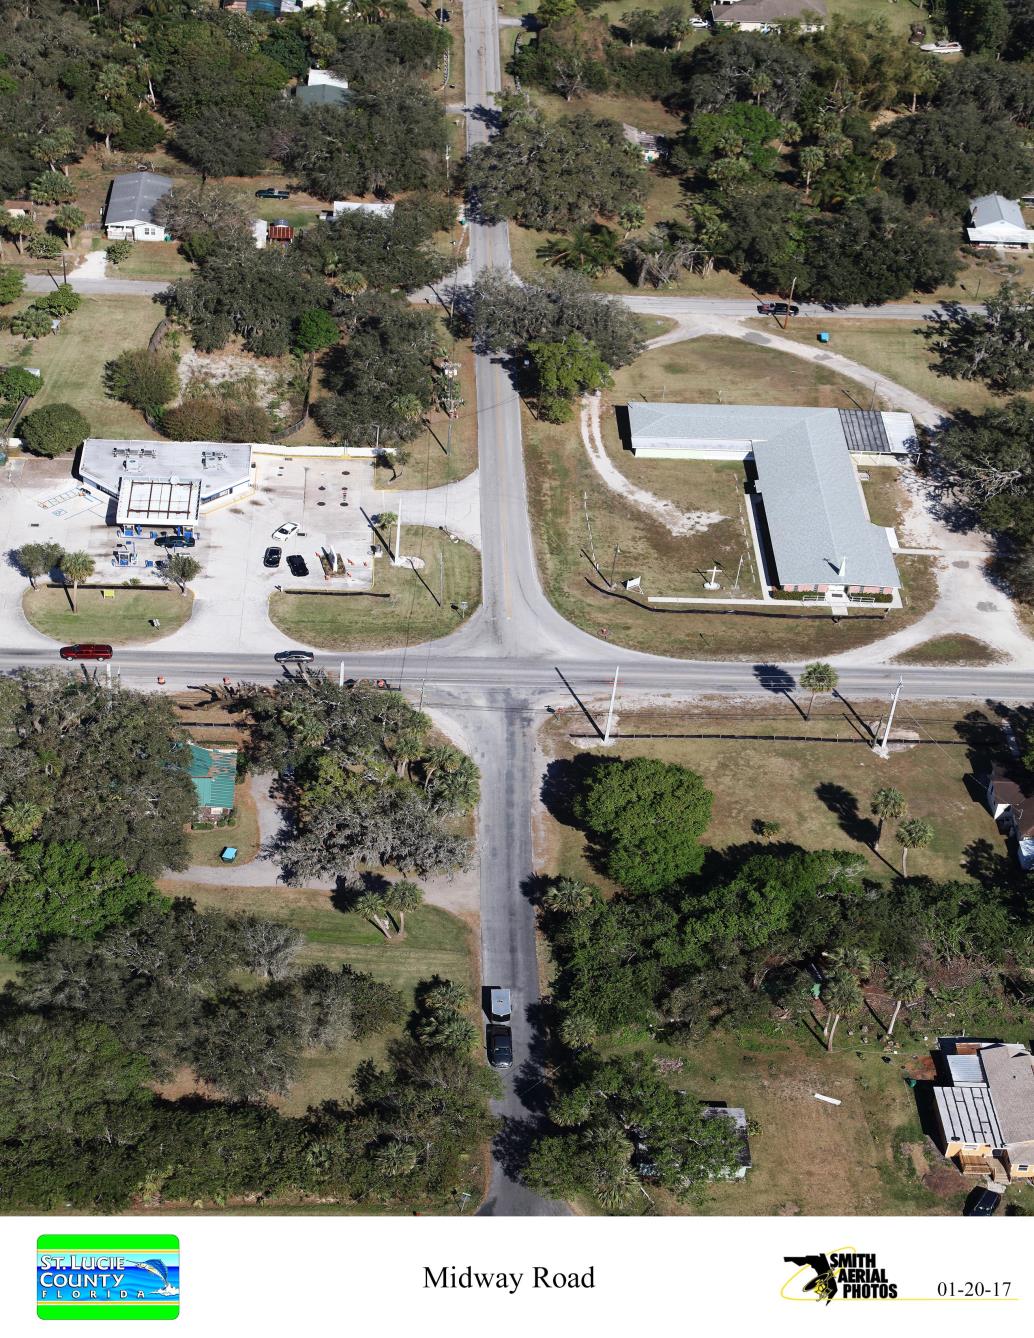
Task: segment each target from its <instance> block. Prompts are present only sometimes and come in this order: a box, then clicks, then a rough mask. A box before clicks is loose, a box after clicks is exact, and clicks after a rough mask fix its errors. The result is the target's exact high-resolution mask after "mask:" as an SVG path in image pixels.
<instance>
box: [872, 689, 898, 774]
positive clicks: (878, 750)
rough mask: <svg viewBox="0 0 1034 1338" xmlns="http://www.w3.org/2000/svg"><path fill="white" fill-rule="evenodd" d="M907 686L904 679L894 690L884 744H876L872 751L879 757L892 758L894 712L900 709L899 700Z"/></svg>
mask: <svg viewBox="0 0 1034 1338" xmlns="http://www.w3.org/2000/svg"><path fill="white" fill-rule="evenodd" d="M904 685H905V680H904V679H903V678H899V679H898V685H897V687H896V688H895V689H894V698H893V700H892V701H891V703H890V715H889V716H887V728H886V729H885V730H884V731H883V742H882V743H874V744H873V747H872V750H873V752H874V753H875V754H876V756H877V757H883V758H887V757H889V756H890V731H891V729H892V728H893V726H894V712H895V711H896V710H897V709H898V698H899V697H900V696H901V689H902V688H903V687H904Z"/></svg>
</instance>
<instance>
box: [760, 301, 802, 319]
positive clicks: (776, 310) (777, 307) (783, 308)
mask: <svg viewBox="0 0 1034 1338" xmlns="http://www.w3.org/2000/svg"><path fill="white" fill-rule="evenodd" d="M800 312H801V309H800V307H799V306H798V305H797V303H796V302H794V303H792V304H791V303H789V302H759V303H758V315H759V316H799V315H800Z"/></svg>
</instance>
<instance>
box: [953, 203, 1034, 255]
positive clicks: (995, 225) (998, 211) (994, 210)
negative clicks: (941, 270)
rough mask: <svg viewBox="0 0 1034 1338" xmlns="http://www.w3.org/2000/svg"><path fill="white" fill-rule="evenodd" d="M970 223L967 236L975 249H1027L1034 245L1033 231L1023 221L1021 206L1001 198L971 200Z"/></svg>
mask: <svg viewBox="0 0 1034 1338" xmlns="http://www.w3.org/2000/svg"><path fill="white" fill-rule="evenodd" d="M969 220H970V226H969V227H968V228H967V229H966V236H967V237H968V238H969V240H970V241H971V242H972V243H973V245H974V246H1030V244H1031V243H1032V242H1034V232H1032V231H1031V230H1030V228H1028V227H1027V224H1026V223H1025V222H1024V218H1023V213H1022V212H1021V210H1020V206H1019V205H1018V204H1017V202H1016V201H1015V200H1007V199H1006V198H1005V196H1004V195H981V196H979V197H978V198H977V199H975V200H970V202H969Z"/></svg>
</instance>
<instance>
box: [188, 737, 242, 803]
mask: <svg viewBox="0 0 1034 1338" xmlns="http://www.w3.org/2000/svg"><path fill="white" fill-rule="evenodd" d="M186 746H187V748H188V749H189V750H190V763H189V766H188V771H189V774H190V779H191V780H192V781H193V783H194V792H195V794H196V795H197V803H198V808H203V809H208V810H227V811H228V810H229V809H231V808H233V802H234V795H235V793H236V785H237V749H236V748H203V747H202V746H201V745H200V744H198V743H188V744H187V745H186Z"/></svg>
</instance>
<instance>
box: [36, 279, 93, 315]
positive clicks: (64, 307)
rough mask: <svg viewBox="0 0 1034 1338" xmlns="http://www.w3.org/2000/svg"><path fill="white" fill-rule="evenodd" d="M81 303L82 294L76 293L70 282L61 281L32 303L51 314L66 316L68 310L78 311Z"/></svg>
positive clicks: (38, 308)
mask: <svg viewBox="0 0 1034 1338" xmlns="http://www.w3.org/2000/svg"><path fill="white" fill-rule="evenodd" d="M82 304H83V299H82V294H81V293H77V292H76V291H75V289H74V288H73V287H72V285H71V284H70V283H63V284H61V285H59V287H57V288H55V289H54V290H53V291H52V292H49V293H44V294H43V296H42V297H37V298H36V300H35V301H34V302H33V304H32V305H33V306H34V307H36V308H37V310H39V311H46V312H48V313H49V314H50V315H51V316H67V315H68V314H69V313H70V312H73V311H78V310H79V308H80V307H81V306H82Z"/></svg>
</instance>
